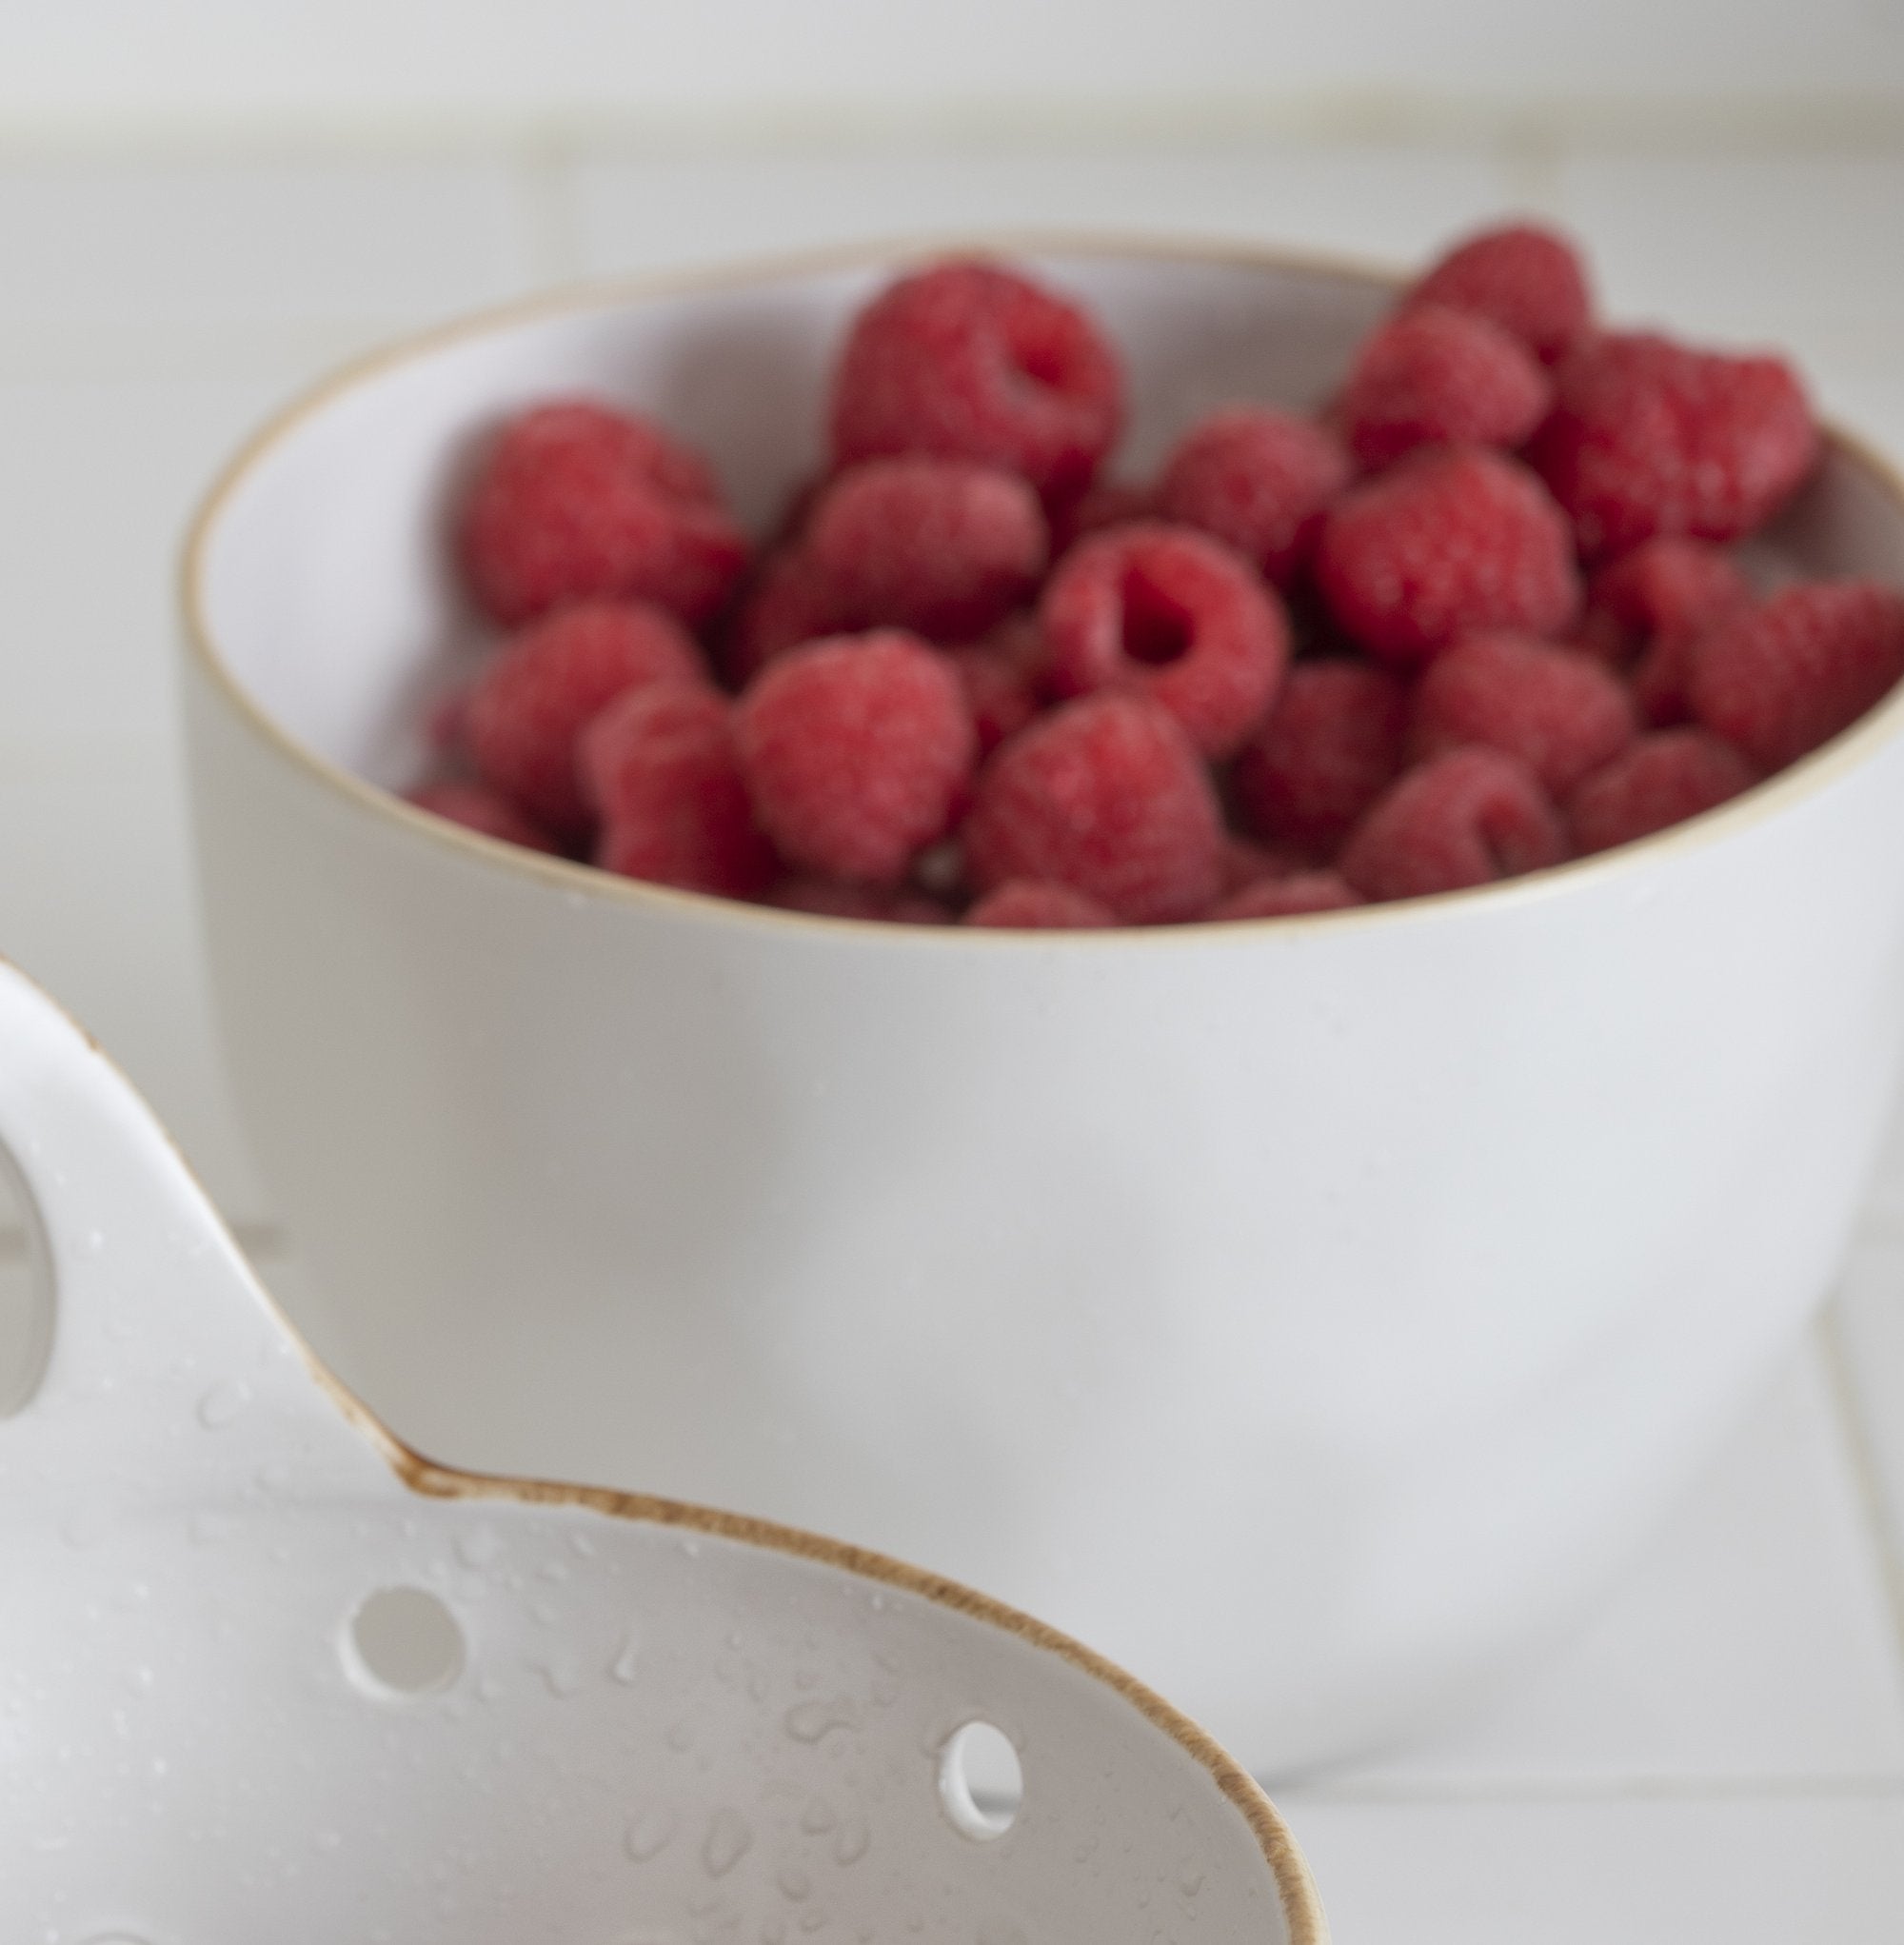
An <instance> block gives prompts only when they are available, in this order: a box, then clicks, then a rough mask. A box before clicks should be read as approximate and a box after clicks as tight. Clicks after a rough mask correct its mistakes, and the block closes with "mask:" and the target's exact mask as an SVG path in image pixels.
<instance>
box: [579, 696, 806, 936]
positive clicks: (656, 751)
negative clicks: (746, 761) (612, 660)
mask: <svg viewBox="0 0 1904 1945" xmlns="http://www.w3.org/2000/svg"><path fill="white" fill-rule="evenodd" d="M731 712H732V705H731V704H730V703H729V702H728V701H727V699H726V697H725V696H724V695H721V694H720V693H719V692H718V691H717V690H714V689H711V688H708V687H707V686H706V685H704V684H701V683H677V682H657V683H649V684H647V685H645V687H642V688H638V689H633V690H631V691H629V692H628V693H627V694H626V695H624V696H621V697H619V698H618V699H617V700H616V701H614V702H613V703H610V704H609V705H608V706H607V707H606V708H605V709H604V710H603V711H602V712H601V713H600V714H599V715H598V716H597V717H596V718H595V719H594V721H593V722H592V723H590V724H589V725H588V727H587V728H586V729H585V730H584V731H583V733H582V741H581V744H580V746H579V748H578V751H577V758H576V762H577V767H578V768H579V769H580V770H581V773H582V780H583V783H584V784H585V787H586V790H587V794H588V796H589V798H590V799H591V800H592V801H593V803H594V804H595V806H596V808H597V809H598V810H599V811H600V813H601V818H602V828H601V832H600V835H599V836H598V837H597V839H596V841H595V862H596V863H598V864H600V865H601V866H603V867H604V869H605V870H608V871H618V872H620V873H621V875H622V876H623V877H624V878H643V879H646V880H648V881H650V882H651V883H656V884H677V885H680V886H682V887H683V888H684V889H685V890H688V891H711V892H718V893H720V894H721V895H723V896H724V897H726V898H752V897H753V896H755V895H756V894H757V893H759V892H761V891H764V889H765V888H766V886H767V885H768V884H769V883H771V882H772V879H773V876H774V872H775V870H776V869H777V868H778V863H779V861H778V860H777V859H776V858H775V857H774V854H773V847H772V846H771V845H770V844H769V843H767V841H766V839H765V838H764V837H763V836H762V835H761V831H760V827H759V825H758V824H755V822H754V813H753V807H752V805H751V804H749V803H748V802H747V790H746V785H745V784H744V783H743V782H742V781H741V766H740V763H739V761H738V760H737V758H736V757H735V754H734V734H733V724H732V722H731V720H730V718H731Z"/></svg>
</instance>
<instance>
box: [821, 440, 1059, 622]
mask: <svg viewBox="0 0 1904 1945" xmlns="http://www.w3.org/2000/svg"><path fill="white" fill-rule="evenodd" d="M1046 546H1047V537H1046V533H1045V526H1044V514H1043V511H1042V509H1041V507H1040V506H1039V504H1038V495H1037V494H1036V493H1034V492H1033V491H1032V490H1031V488H1030V487H1029V486H1026V485H1025V483H1024V482H1023V481H1022V480H1021V479H1019V478H1018V477H1017V476H1016V475H1015V474H1012V473H1006V472H1000V471H998V470H997V469H996V468H995V467H992V466H973V465H970V464H969V463H967V462H965V461H962V460H950V459H930V458H922V457H907V458H902V459H876V460H869V461H867V462H866V464H865V465H863V466H853V467H851V468H850V469H849V470H847V471H846V472H843V473H841V474H840V475H838V477H836V478H835V479H834V481H833V483H832V484H831V485H830V486H828V487H827V488H826V491H825V493H824V494H823V496H822V497H821V499H820V502H819V504H818V505H817V506H815V507H814V509H813V513H812V516H811V518H810V519H809V520H808V522H807V527H806V538H805V540H804V541H803V543H802V551H803V554H804V555H805V557H806V558H807V560H808V561H809V562H810V563H811V566H812V569H813V572H814V573H815V575H816V576H817V577H818V580H819V583H820V585H822V586H823V587H824V588H826V589H827V590H828V594H829V596H830V599H831V600H832V601H833V602H834V604H835V605H836V606H837V608H838V610H839V612H840V613H841V615H842V616H843V617H844V620H843V622H842V624H841V625H842V626H843V627H850V628H872V627H895V628H909V629H911V630H912V632H913V633H914V634H918V635H923V636H925V637H927V638H928V639H929V640H931V641H934V642H967V641H970V640H971V639H972V638H973V637H974V636H975V635H982V634H983V633H984V632H985V630H986V629H987V628H989V627H991V626H992V625H993V624H994V623H997V622H1000V621H1002V620H1003V619H1004V617H1005V616H1006V615H1008V614H1009V613H1010V612H1011V611H1012V609H1014V608H1015V607H1018V606H1019V605H1021V604H1022V603H1023V602H1026V601H1028V600H1030V598H1031V597H1032V595H1033V594H1034V593H1035V592H1036V591H1037V588H1038V583H1039V580H1040V577H1041V575H1042V574H1043V572H1044V557H1045V550H1046Z"/></svg>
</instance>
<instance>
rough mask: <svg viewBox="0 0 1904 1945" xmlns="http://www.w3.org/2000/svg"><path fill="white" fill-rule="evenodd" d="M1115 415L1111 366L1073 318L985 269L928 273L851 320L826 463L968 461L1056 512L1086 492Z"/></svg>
mask: <svg viewBox="0 0 1904 1945" xmlns="http://www.w3.org/2000/svg"><path fill="white" fill-rule="evenodd" d="M1122 414H1123V380H1122V375H1121V371H1120V369H1119V365H1118V358H1117V354H1116V352H1115V351H1114V350H1113V349H1112V348H1111V347H1110V346H1109V345H1108V344H1107V343H1106V342H1105V340H1104V339H1103V337H1102V336H1101V334H1100V332H1099V331H1098V329H1097V327H1096V326H1094V325H1093V324H1092V322H1091V320H1090V319H1089V318H1088V317H1086V316H1085V315H1084V313H1083V312H1082V311H1081V310H1080V309H1078V308H1077V307H1076V306H1074V305H1071V304H1067V303H1066V302H1065V301H1064V300H1063V299H1062V298H1061V297H1057V296H1054V295H1053V294H1052V293H1051V292H1050V291H1048V290H1043V289H1041V288H1039V287H1038V286H1037V285H1036V284H1033V283H1031V282H1029V281H1028V280H1027V279H1026V278H1024V277H1021V276H1019V275H1017V274H1016V273H1015V272H1013V271H1011V270H1007V269H1003V268H1001V267H999V266H998V265H996V264H985V263H952V264H940V265H938V266H936V267H935V268H931V269H927V270H921V271H918V272H917V273H915V274H914V275H912V276H910V277H902V278H901V279H900V281H899V282H898V283H896V284H894V285H893V286H891V288H888V289H887V290H885V291H884V292H883V293H882V294H881V295H880V296H879V297H877V298H875V299H874V300H873V302H872V303H871V304H870V305H868V306H867V307H866V308H865V309H864V310H863V311H862V312H861V313H860V315H859V317H858V318H857V319H856V320H855V322H854V325H853V328H852V332H851V334H850V336H849V337H848V338H847V340H846V347H845V350H844V352H843V354H842V356H841V359H840V366H839V369H838V371H837V372H836V373H835V375H834V381H833V400H832V407H831V415H830V425H831V431H832V442H833V457H834V459H835V461H836V462H837V463H838V464H840V465H842V466H849V465H851V464H852V463H853V462H854V461H855V460H862V459H877V458H880V457H882V456H883V455H884V454H887V453H895V452H933V453H938V454H940V455H942V457H944V458H947V459H970V460H977V461H979V462H980V463H982V465H986V466H1004V467H1007V468H1008V469H1009V470H1011V471H1012V472H1015V473H1020V474H1022V475H1023V477H1024V478H1025V479H1027V480H1029V481H1030V482H1031V484H1032V485H1033V486H1035V487H1036V488H1037V489H1038V491H1039V492H1040V493H1041V495H1042V496H1043V497H1044V498H1045V499H1046V500H1048V501H1051V502H1053V503H1056V502H1058V501H1060V500H1063V499H1065V498H1068V497H1070V496H1073V495H1075V494H1077V493H1080V492H1081V491H1082V490H1083V488H1084V487H1085V486H1088V485H1089V483H1090V479H1091V475H1092V474H1093V473H1094V472H1096V471H1097V468H1098V462H1099V461H1100V460H1101V458H1102V457H1103V456H1104V454H1105V453H1106V452H1108V451H1109V450H1110V447H1111V445H1112V442H1113V441H1114V440H1115V439H1116V437H1117V433H1118V427H1119V424H1120V422H1121V418H1122Z"/></svg>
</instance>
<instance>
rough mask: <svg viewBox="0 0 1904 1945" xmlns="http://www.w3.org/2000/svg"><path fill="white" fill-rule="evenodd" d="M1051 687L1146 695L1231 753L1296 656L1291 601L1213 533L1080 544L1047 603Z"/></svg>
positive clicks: (1199, 740) (1049, 588)
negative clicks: (1286, 605)
mask: <svg viewBox="0 0 1904 1945" xmlns="http://www.w3.org/2000/svg"><path fill="white" fill-rule="evenodd" d="M1038 620H1039V625H1040V627H1041V629H1042V630H1043V632H1044V641H1045V649H1046V654H1047V656H1048V658H1049V669H1050V682H1051V685H1052V688H1053V689H1054V690H1055V691H1056V692H1057V693H1058V694H1059V695H1061V696H1083V695H1089V694H1092V693H1093V692H1094V691H1097V690H1100V689H1123V690H1128V691H1131V692H1133V693H1135V694H1139V695H1145V696H1148V697H1149V698H1150V699H1151V701H1153V702H1155V703H1157V704H1159V705H1161V706H1162V707H1163V708H1165V709H1167V710H1169V711H1170V713H1171V714H1172V715H1173V716H1175V717H1176V718H1177V720H1178V721H1179V722H1180V723H1181V724H1183V726H1184V728H1186V729H1187V730H1188V731H1189V732H1190V735H1191V737H1192V739H1193V740H1194V741H1195V743H1196V744H1197V746H1198V747H1199V748H1200V749H1201V750H1202V751H1204V752H1205V754H1206V755H1209V756H1213V757H1220V756H1227V755H1228V754H1229V753H1230V752H1231V751H1232V750H1233V749H1235V748H1236V747H1237V745H1238V744H1240V743H1241V741H1242V740H1243V738H1244V737H1246V736H1247V735H1248V734H1249V733H1250V731H1251V730H1252V729H1254V728H1255V727H1256V725H1257V724H1259V722H1260V721H1261V720H1262V717H1263V714H1264V712H1265V711H1266V710H1267V709H1268V707H1269V705H1270V704H1271V702H1272V701H1274V699H1275V696H1276V691H1277V687H1278V685H1279V684H1280V683H1281V681H1282V671H1283V668H1284V666H1285V665H1286V664H1287V662H1288V660H1289V623H1288V620H1287V618H1286V617H1285V616H1284V614H1283V612H1282V604H1281V603H1280V602H1279V600H1278V599H1277V597H1276V595H1275V594H1274V593H1273V592H1272V591H1271V590H1270V589H1269V588H1267V587H1265V586H1264V585H1262V583H1261V582H1260V581H1259V580H1258V579H1257V577H1256V575H1255V574H1253V573H1252V572H1251V571H1250V569H1249V566H1248V565H1247V564H1246V563H1245V562H1244V561H1242V560H1241V559H1240V558H1239V556H1237V555H1236V554H1235V553H1233V552H1232V551H1231V550H1230V549H1229V548H1228V547H1226V546H1223V545H1222V544H1221V543H1220V541H1214V540H1212V539H1210V538H1209V536H1208V535H1207V534H1201V533H1198V532H1197V531H1196V530H1195V529H1194V528H1191V527H1187V526H1164V525H1162V524H1161V523H1160V522H1146V523H1143V524H1141V525H1138V526H1119V527H1113V528H1111V529H1110V530H1109V531H1108V532H1106V533H1101V534H1098V535H1096V536H1095V537H1094V538H1092V539H1090V540H1087V541H1084V542H1082V543H1081V545H1080V546H1076V547H1074V548H1073V549H1072V550H1071V552H1070V553H1068V554H1067V555H1066V556H1065V557H1064V559H1063V560H1062V561H1061V563H1060V564H1059V566H1058V568H1057V571H1056V572H1055V573H1054V574H1053V575H1052V577H1051V579H1050V581H1049V582H1048V583H1047V584H1046V585H1045V589H1044V595H1043V599H1042V600H1041V602H1040V604H1039V609H1038Z"/></svg>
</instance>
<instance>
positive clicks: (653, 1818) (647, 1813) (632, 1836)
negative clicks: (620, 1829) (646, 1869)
mask: <svg viewBox="0 0 1904 1945" xmlns="http://www.w3.org/2000/svg"><path fill="white" fill-rule="evenodd" d="M673 1836H674V1812H673V1811H672V1810H670V1809H668V1807H667V1806H666V1805H665V1804H664V1803H658V1804H654V1805H652V1806H650V1807H649V1808H648V1809H646V1810H641V1811H637V1812H636V1814H635V1815H634V1816H631V1817H629V1818H628V1828H627V1831H626V1833H625V1835H624V1836H623V1838H622V1847H623V1849H624V1850H625V1851H626V1852H627V1854H628V1856H631V1857H632V1858H633V1859H634V1860H635V1862H636V1863H637V1864H645V1863H646V1862H647V1860H648V1859H649V1858H650V1857H656V1856H660V1855H661V1853H662V1852H663V1851H664V1850H666V1849H667V1846H668V1843H669V1840H670V1839H671V1838H672V1837H673Z"/></svg>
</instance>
